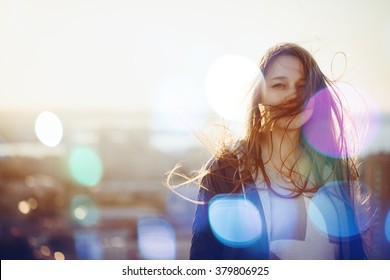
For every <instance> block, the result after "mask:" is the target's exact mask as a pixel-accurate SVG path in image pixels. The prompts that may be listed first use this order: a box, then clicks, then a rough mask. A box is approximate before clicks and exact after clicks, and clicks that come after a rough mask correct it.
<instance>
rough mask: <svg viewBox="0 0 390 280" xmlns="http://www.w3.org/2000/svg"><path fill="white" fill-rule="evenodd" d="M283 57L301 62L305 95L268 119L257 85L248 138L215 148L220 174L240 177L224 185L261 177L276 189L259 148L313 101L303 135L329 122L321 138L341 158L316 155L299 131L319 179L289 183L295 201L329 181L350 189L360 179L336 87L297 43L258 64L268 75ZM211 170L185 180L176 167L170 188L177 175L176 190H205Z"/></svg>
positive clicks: (207, 168) (272, 50)
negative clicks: (276, 126) (187, 187)
mask: <svg viewBox="0 0 390 280" xmlns="http://www.w3.org/2000/svg"><path fill="white" fill-rule="evenodd" d="M282 55H288V56H293V57H296V58H298V59H299V61H300V62H301V63H302V69H303V74H304V76H305V80H306V82H305V87H304V90H303V94H302V95H300V96H297V97H296V99H295V100H293V101H291V104H292V106H283V104H282V105H278V106H274V108H272V109H273V110H274V112H276V113H273V114H270V112H269V108H268V109H267V108H265V107H263V106H261V103H262V102H261V86H258V85H254V86H253V88H252V92H251V94H252V99H251V104H250V108H249V110H248V115H247V124H246V126H247V128H246V134H245V136H244V137H243V139H237V142H236V144H235V145H231V144H226V142H225V141H222V142H221V143H220V146H219V147H218V148H217V149H216V152H215V155H214V157H213V159H212V161H215V160H218V161H220V162H223V164H222V165H221V164H218V169H221V168H234V170H236V172H237V173H238V174H239V175H240V176H238V177H237V178H239V179H235V178H225V180H232V182H233V186H234V187H233V188H232V190H231V192H238V191H239V190H240V185H242V184H245V183H246V182H248V181H251V182H253V181H254V180H256V178H257V177H258V176H259V175H260V174H261V175H262V177H263V178H264V182H265V184H266V185H267V186H268V187H269V188H271V189H272V185H271V182H270V178H269V176H268V174H267V171H266V168H265V163H264V162H263V159H262V148H261V145H260V143H261V141H262V140H263V139H264V137H265V134H266V133H268V132H269V131H270V130H271V131H272V127H273V125H274V123H275V122H276V121H278V120H279V119H280V118H283V117H289V118H291V119H292V118H293V117H294V116H295V115H297V114H299V113H300V112H302V110H303V109H304V107H305V106H306V104H308V102H309V100H310V99H311V98H314V110H313V115H312V117H311V118H310V119H309V120H308V121H307V122H306V123H305V124H304V130H305V131H315V130H316V129H318V123H316V121H315V120H322V122H323V123H326V125H324V126H323V128H322V129H323V130H322V131H321V134H326V135H329V137H328V138H329V141H328V142H329V143H327V144H328V145H329V147H330V150H332V151H334V154H335V155H337V156H331V155H327V154H323V153H321V152H318V151H317V150H316V149H314V148H313V147H312V146H311V145H310V144H309V143H308V141H306V139H305V135H304V134H303V132H302V131H301V135H300V140H299V145H300V148H301V150H302V151H303V152H304V153H306V155H308V158H309V159H310V161H311V163H312V164H311V168H312V170H311V171H310V172H311V173H312V174H313V175H314V177H315V184H314V186H311V187H310V188H308V180H309V179H308V178H305V180H303V183H302V180H300V182H296V181H294V180H293V179H291V181H292V183H293V185H294V190H293V196H296V195H300V194H302V193H304V192H316V191H317V190H318V189H319V188H320V187H321V186H323V185H324V184H326V183H327V182H328V181H331V180H332V181H333V180H337V181H343V182H347V185H348V187H349V186H350V182H353V181H356V180H357V178H358V172H357V167H356V160H355V159H353V158H352V157H350V156H349V153H348V150H347V143H346V137H345V134H344V124H343V122H344V114H343V106H342V104H341V101H340V98H339V95H338V94H339V92H338V90H337V88H336V86H334V84H333V83H332V82H331V81H330V80H329V79H328V78H327V77H326V76H325V75H324V74H323V73H322V72H321V70H320V68H319V66H318V65H317V63H316V61H315V60H314V58H313V56H312V55H311V54H310V53H309V52H308V51H307V50H305V49H304V48H302V47H301V46H299V45H297V44H293V43H282V44H278V45H275V46H273V47H272V48H270V49H269V50H268V51H267V52H266V54H265V55H264V56H263V57H262V59H261V60H260V62H259V68H260V70H261V72H262V73H263V74H264V76H265V75H266V74H267V71H268V70H269V67H270V65H271V64H272V63H273V62H274V61H275V59H276V58H278V57H280V56H282ZM319 91H322V94H321V95H318V94H317V95H316V93H317V92H319ZM318 108H321V110H318ZM318 133H319V132H318ZM211 166H213V165H212V164H211V163H210V162H209V163H208V164H207V165H205V166H204V167H203V168H202V170H200V171H199V172H197V173H196V174H195V175H194V176H184V175H183V174H180V172H178V168H175V169H174V170H172V171H171V172H170V173H169V174H168V177H167V185H168V186H169V187H174V185H172V184H171V180H172V178H173V177H175V176H179V177H181V178H182V179H185V180H184V182H183V183H181V184H179V185H176V186H180V185H185V184H188V183H190V182H194V183H197V184H198V185H199V186H200V187H204V186H202V184H201V178H202V177H203V176H205V175H206V174H208V173H213V172H216V171H217V170H215V169H213V168H211ZM324 170H328V172H326V174H325V172H324ZM260 172H261V173H260ZM293 173H294V171H293V169H290V170H289V174H284V175H285V176H286V177H289V178H294V176H293ZM343 186H345V184H343ZM349 189H350V188H347V189H346V190H344V191H346V194H347V197H350V193H349V191H350V190H349Z"/></svg>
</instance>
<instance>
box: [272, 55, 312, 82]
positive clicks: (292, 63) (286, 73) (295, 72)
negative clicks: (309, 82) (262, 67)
mask: <svg viewBox="0 0 390 280" xmlns="http://www.w3.org/2000/svg"><path fill="white" fill-rule="evenodd" d="M265 77H266V78H268V79H283V78H284V79H286V78H292V79H296V80H299V79H304V78H305V75H304V70H303V64H302V62H301V61H300V60H299V59H298V58H297V57H295V56H292V55H281V56H279V57H277V58H275V59H274V60H273V61H272V62H271V64H270V65H269V68H268V69H267V71H266V73H265Z"/></svg>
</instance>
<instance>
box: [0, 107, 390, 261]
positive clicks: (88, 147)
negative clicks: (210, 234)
mask: <svg viewBox="0 0 390 280" xmlns="http://www.w3.org/2000/svg"><path fill="white" fill-rule="evenodd" d="M39 113H40V112H37V111H30V112H21V111H18V112H16V111H15V112H11V111H3V112H0V244H1V247H0V256H1V259H114V260H115V259H188V254H189V247H190V240H191V224H192V217H193V211H194V208H195V205H194V204H193V203H191V202H189V201H187V200H185V199H183V198H182V197H180V196H179V195H178V194H176V193H174V192H172V191H171V190H169V189H167V187H165V186H164V184H163V182H164V179H165V174H166V172H167V171H169V170H171V169H172V168H173V167H174V166H175V165H176V163H178V162H181V161H185V164H184V169H183V171H184V172H188V173H189V172H191V171H192V170H196V169H198V168H199V167H200V166H201V165H202V164H203V163H204V162H205V161H206V160H207V159H208V158H209V157H210V153H209V152H208V151H207V150H206V148H205V147H204V146H202V144H201V143H200V142H199V141H198V140H197V139H196V137H195V135H194V134H191V133H188V134H185V133H183V131H180V130H179V131H176V132H175V131H172V130H171V131H169V130H164V129H160V130H159V129H156V128H151V126H150V123H149V122H150V117H149V116H148V115H147V114H146V113H142V112H138V113H129V112H106V111H104V110H101V111H94V112H92V111H91V112H77V111H74V112H69V111H67V112H62V113H61V112H56V114H57V115H58V116H59V118H60V119H61V122H62V125H63V136H62V138H61V142H60V144H58V145H56V146H54V147H50V146H47V145H44V144H43V143H42V140H41V141H40V139H38V137H39V134H38V137H37V131H38V130H39V128H37V124H36V120H37V116H38V115H39ZM53 129H54V128H53ZM389 132H390V120H389V119H386V118H383V122H382V127H381V132H379V133H378V139H376V140H375V141H379V142H375V141H374V143H373V144H372V146H373V149H371V151H368V152H367V153H366V154H365V155H364V157H363V158H362V160H363V164H362V165H361V174H362V181H363V182H364V183H365V184H366V185H367V186H369V187H370V188H371V189H372V190H373V191H374V193H375V195H376V197H377V198H378V200H379V201H380V206H381V207H380V209H379V210H378V213H379V214H380V224H379V226H378V227H377V228H376V229H375V234H374V236H375V242H376V244H377V247H378V252H377V253H376V255H375V256H374V257H375V258H378V259H383V258H385V259H386V258H390V253H389V252H390V245H389V243H390V240H389V239H390V237H389V235H390V233H389V232H387V231H390V229H389V226H390V225H389V224H390V221H389V219H390V218H389V215H390V214H389V210H390V208H389V205H390V174H389V172H388V171H389V170H390V153H389V152H390V149H389V146H386V145H388V143H386V141H388V139H389V138H388V137H387V136H386V135H387V134H388V133H389ZM183 142H185V143H187V144H186V145H183ZM77 159H78V160H77ZM75 164H76V165H75ZM78 170H82V171H83V172H84V175H85V174H89V175H88V176H87V177H85V176H84V177H83V174H81V175H80V174H78V173H77V171H78ZM179 191H180V193H181V195H183V196H185V197H187V198H189V199H195V198H196V194H197V188H196V187H195V186H188V187H185V188H182V189H181V190H179ZM387 234H388V235H387Z"/></svg>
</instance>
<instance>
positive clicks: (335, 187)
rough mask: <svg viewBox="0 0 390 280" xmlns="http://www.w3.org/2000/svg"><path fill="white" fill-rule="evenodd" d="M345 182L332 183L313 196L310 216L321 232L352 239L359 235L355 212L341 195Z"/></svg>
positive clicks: (309, 211) (309, 209)
mask: <svg viewBox="0 0 390 280" xmlns="http://www.w3.org/2000/svg"><path fill="white" fill-rule="evenodd" d="M343 184H346V183H344V182H330V183H328V184H326V185H324V186H323V187H321V188H320V189H319V190H318V192H317V193H316V194H315V195H314V196H313V198H312V200H311V202H310V204H309V207H308V216H309V218H310V219H311V221H312V223H313V224H314V225H315V226H316V227H317V229H318V230H320V231H321V232H323V233H325V234H327V235H329V236H331V237H341V238H343V237H351V236H355V235H357V234H359V228H358V226H357V225H356V222H355V218H354V217H355V216H354V210H353V208H352V207H351V205H349V204H348V203H347V202H346V201H345V197H344V195H343V194H342V193H341V190H340V189H341V188H343V186H342V185H343Z"/></svg>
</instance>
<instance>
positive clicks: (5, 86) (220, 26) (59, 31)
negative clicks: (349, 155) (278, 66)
mask: <svg viewBox="0 0 390 280" xmlns="http://www.w3.org/2000/svg"><path fill="white" fill-rule="evenodd" d="M281 41H292V42H297V43H300V44H301V45H302V46H304V47H306V48H307V49H309V50H311V51H313V52H314V53H315V57H316V58H317V61H318V62H319V64H320V67H321V68H322V70H323V71H324V72H325V73H326V74H328V75H329V76H330V77H331V78H332V75H331V62H332V59H333V58H335V60H334V64H333V65H334V72H335V73H334V75H335V76H338V75H339V74H340V73H342V72H343V71H342V69H343V68H345V67H344V65H345V60H344V59H343V56H342V55H336V54H337V53H338V52H344V53H345V54H346V57H347V64H346V71H345V74H344V76H343V78H342V79H343V80H345V81H348V82H350V83H352V84H353V85H354V86H355V87H356V88H358V89H360V90H362V91H364V92H367V93H368V94H369V95H370V96H372V97H373V98H374V99H375V100H376V101H377V103H378V105H379V108H380V110H381V111H386V112H390V94H389V92H388V82H389V77H390V2H389V1H388V0H371V1H365V0H364V1H363V0H348V1H340V0H327V1H312V0H286V1H282V0H272V1H270V0H269V1H266V0H236V1H234V0H218V1H210V0H197V1H181V0H164V1H160V0H146V1H145V0H143V1H141V0H140V1H135V0H134V1H129V0H66V1H65V0H34V1H31V0H0V109H1V108H3V109H4V108H6V109H9V108H26V107H27V108H30V107H31V108H34V109H42V110H45V109H50V108H54V107H64V108H79V109H83V108H96V107H97V108H99V107H104V108H106V109H107V108H108V109H110V108H112V109H114V110H117V109H125V110H144V111H146V110H148V109H150V108H154V107H156V106H157V107H159V106H168V105H169V104H170V103H171V102H173V101H175V100H176V101H178V102H179V103H180V102H183V103H185V104H189V105H188V106H190V107H191V106H192V109H194V108H200V107H207V106H208V105H207V102H206V100H207V99H206V98H205V89H204V87H205V80H206V75H207V72H208V70H209V69H210V67H211V66H212V64H213V62H214V61H216V60H217V59H218V58H220V57H221V56H223V55H240V56H243V57H245V58H247V59H249V60H252V61H253V62H257V60H258V58H259V57H260V56H261V54H262V53H263V52H264V50H266V49H267V48H269V47H270V46H271V45H273V44H274V43H278V42H281ZM190 109H191V108H190Z"/></svg>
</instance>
